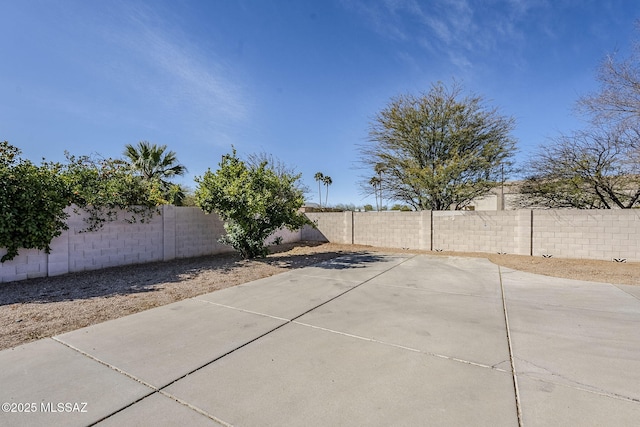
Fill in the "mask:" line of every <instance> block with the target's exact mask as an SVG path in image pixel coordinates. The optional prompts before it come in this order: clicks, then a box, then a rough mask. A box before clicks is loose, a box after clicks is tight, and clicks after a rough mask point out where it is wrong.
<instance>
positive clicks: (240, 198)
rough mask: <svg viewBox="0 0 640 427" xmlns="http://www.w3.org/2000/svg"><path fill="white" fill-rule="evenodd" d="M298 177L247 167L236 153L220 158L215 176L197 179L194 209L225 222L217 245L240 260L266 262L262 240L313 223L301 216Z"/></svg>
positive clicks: (267, 166) (267, 167) (262, 165)
mask: <svg viewBox="0 0 640 427" xmlns="http://www.w3.org/2000/svg"><path fill="white" fill-rule="evenodd" d="M299 178H300V175H296V174H292V173H289V172H285V171H282V170H279V171H276V170H274V168H273V167H272V166H271V165H270V164H269V162H268V161H263V162H261V163H259V164H249V165H247V164H246V163H245V162H243V161H242V160H240V159H239V158H238V157H237V155H236V151H235V149H234V150H233V153H232V154H230V155H229V154H228V155H225V156H223V157H222V160H221V161H220V163H219V168H218V170H217V171H216V172H215V173H214V172H211V170H208V171H207V172H206V173H205V174H204V175H203V176H202V177H197V178H196V182H197V184H198V188H197V189H196V193H195V197H196V203H197V205H198V206H200V208H202V210H204V211H205V212H207V213H211V212H216V213H217V214H218V215H220V217H221V218H222V220H223V221H224V222H225V224H224V228H225V231H226V235H225V236H223V237H222V238H221V239H220V242H221V243H223V244H226V245H230V246H232V247H233V248H234V249H235V250H237V251H238V252H239V253H240V255H241V256H242V257H243V258H255V257H264V256H266V255H267V253H268V249H267V247H266V246H265V239H266V238H267V237H268V236H269V235H271V234H272V233H274V232H275V231H277V230H278V229H280V228H282V227H286V228H288V229H289V230H292V231H293V230H298V229H300V228H302V227H303V226H304V225H305V224H310V225H312V223H311V222H310V221H309V220H308V219H307V217H306V216H304V215H303V214H302V213H300V212H299V209H300V208H301V207H302V205H303V204H304V197H303V196H304V195H303V191H302V190H301V189H300V188H299V187H298V186H296V182H297V181H298V180H299Z"/></svg>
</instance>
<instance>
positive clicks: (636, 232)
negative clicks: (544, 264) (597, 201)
mask: <svg viewBox="0 0 640 427" xmlns="http://www.w3.org/2000/svg"><path fill="white" fill-rule="evenodd" d="M533 255H534V256H542V255H553V256H554V257H559V258H578V259H603V260H611V259H613V258H624V259H627V260H628V261H640V210H636V209H625V210H617V209H616V210H579V211H568V210H549V211H535V212H534V215H533Z"/></svg>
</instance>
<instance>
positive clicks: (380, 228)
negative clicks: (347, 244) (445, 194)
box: [353, 211, 431, 250]
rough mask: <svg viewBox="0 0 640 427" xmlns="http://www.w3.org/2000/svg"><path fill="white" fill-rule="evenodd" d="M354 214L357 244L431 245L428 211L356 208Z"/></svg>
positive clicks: (426, 246) (394, 246)
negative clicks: (364, 210)
mask: <svg viewBox="0 0 640 427" xmlns="http://www.w3.org/2000/svg"><path fill="white" fill-rule="evenodd" d="M353 215H354V221H353V243H354V244H358V245H370V246H380V247H386V248H408V249H427V250H428V249H430V248H431V246H430V241H431V231H430V230H431V215H430V212H429V211H422V212H400V211H390V212H354V214H353Z"/></svg>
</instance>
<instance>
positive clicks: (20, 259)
mask: <svg viewBox="0 0 640 427" xmlns="http://www.w3.org/2000/svg"><path fill="white" fill-rule="evenodd" d="M68 213H69V214H70V218H69V219H68V220H67V224H68V225H69V229H68V230H66V231H63V232H62V234H61V235H60V236H59V237H57V238H55V239H54V240H53V241H52V242H51V245H50V246H51V253H49V254H46V253H44V251H38V250H35V249H30V250H26V249H21V250H19V255H18V256H17V257H16V258H14V259H13V260H10V261H6V262H4V263H1V264H0V283H2V282H11V281H16V280H24V279H29V278H35V277H46V276H56V275H60V274H66V273H73V272H78V271H86V270H97V269H101V268H107V267H115V266H119V265H128V264H142V263H147V262H154V261H163V260H164V261H167V260H171V259H175V258H188V257H196V256H203V255H212V254H217V253H222V252H230V251H232V250H233V249H232V248H231V247H229V246H225V245H222V244H220V243H218V239H219V238H220V236H222V235H223V234H224V228H223V225H222V224H223V223H222V221H221V220H220V218H219V217H218V216H217V215H215V214H211V215H206V214H205V213H204V212H202V210H201V209H199V208H191V207H175V206H162V207H161V208H160V214H154V215H153V217H152V218H151V219H150V220H146V221H145V222H144V223H140V222H136V223H133V224H129V223H127V222H125V221H123V220H122V219H123V218H128V217H130V216H131V214H129V215H127V214H126V212H122V213H120V215H119V219H118V220H117V221H114V222H107V223H106V224H104V226H103V227H102V228H101V229H100V230H98V231H95V232H86V231H84V230H85V229H86V227H87V223H86V222H85V221H84V218H85V217H86V214H76V213H74V212H73V210H72V209H69V210H68ZM276 236H280V237H282V240H283V242H285V243H287V242H292V241H299V240H300V237H301V232H300V231H298V232H291V231H288V230H280V231H278V232H277V233H275V234H274V235H273V236H271V237H269V238H268V239H267V242H268V243H271V242H272V241H273V239H274V238H275V237H276ZM5 253H6V250H5V249H0V256H2V255H4V254H5Z"/></svg>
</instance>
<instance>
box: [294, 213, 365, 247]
mask: <svg viewBox="0 0 640 427" xmlns="http://www.w3.org/2000/svg"><path fill="white" fill-rule="evenodd" d="M305 215H306V216H307V218H309V219H310V220H311V221H313V222H314V223H315V224H316V225H317V229H313V228H311V227H305V228H303V229H302V235H301V236H302V239H303V240H314V241H319V242H333V243H348V244H351V243H353V237H352V222H353V212H309V213H306V214H305Z"/></svg>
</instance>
